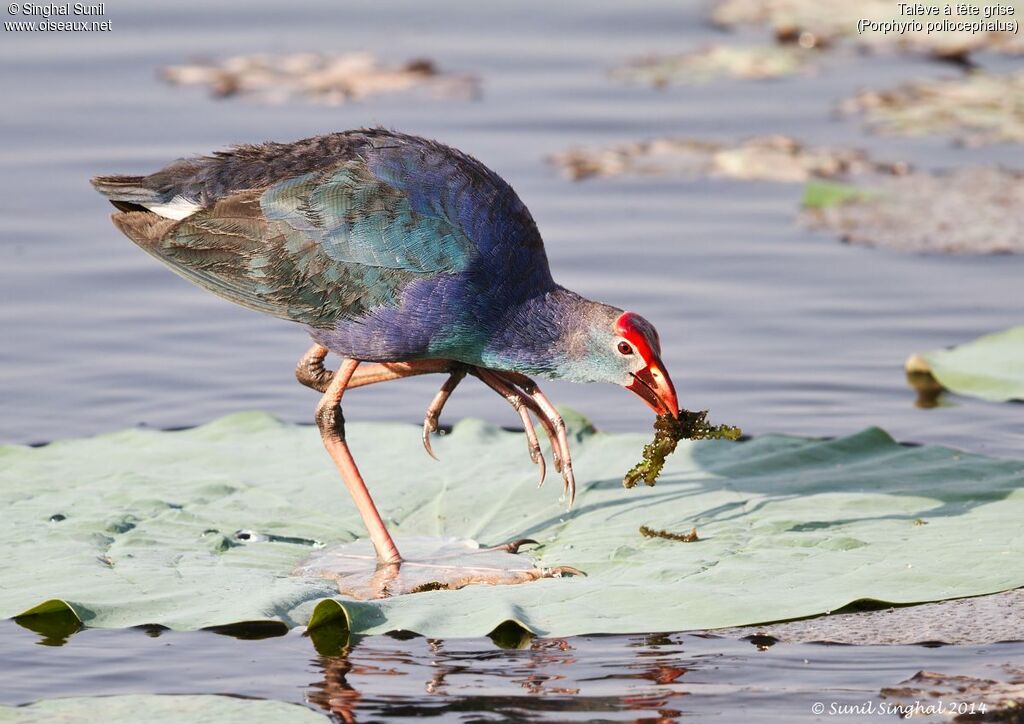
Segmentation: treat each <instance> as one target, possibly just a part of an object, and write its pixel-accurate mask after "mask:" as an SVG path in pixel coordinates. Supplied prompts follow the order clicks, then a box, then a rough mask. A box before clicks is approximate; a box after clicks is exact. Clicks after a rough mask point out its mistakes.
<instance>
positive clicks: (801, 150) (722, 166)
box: [550, 136, 907, 182]
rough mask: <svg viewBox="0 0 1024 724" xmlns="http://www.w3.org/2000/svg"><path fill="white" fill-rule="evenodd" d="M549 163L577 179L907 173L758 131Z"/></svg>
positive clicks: (631, 146) (574, 152)
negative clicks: (745, 135)
mask: <svg viewBox="0 0 1024 724" xmlns="http://www.w3.org/2000/svg"><path fill="white" fill-rule="evenodd" d="M550 161H551V163H553V164H555V165H556V166H559V167H560V168H561V169H562V171H564V172H565V174H566V175H567V176H568V177H569V178H571V179H573V180H574V181H579V180H581V179H586V178H592V177H595V176H618V175H621V174H678V175H682V176H689V177H702V176H721V177H726V178H737V179H750V180H761V181H783V182H797V181H806V180H808V179H811V178H834V177H837V176H848V175H852V174H861V173H869V172H870V173H892V174H899V173H906V171H907V167H906V164H900V163H879V162H876V161H873V160H871V159H870V158H868V156H867V154H865V153H864V152H863V151H859V150H856V149H847V148H827V147H813V146H804V145H803V144H802V143H800V142H799V141H797V140H796V139H794V138H790V137H788V136H754V137H753V138H747V139H745V140H742V141H739V142H733V143H719V142H714V141H702V140H697V139H691V138H656V139H653V140H649V141H638V142H635V143H624V144H619V145H615V146H607V147H605V148H593V149H585V148H577V149H571V150H569V151H565V152H563V153H559V154H556V155H554V156H552V157H551V158H550Z"/></svg>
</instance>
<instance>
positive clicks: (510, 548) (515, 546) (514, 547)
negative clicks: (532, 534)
mask: <svg viewBox="0 0 1024 724" xmlns="http://www.w3.org/2000/svg"><path fill="white" fill-rule="evenodd" d="M526 545H534V546H536V545H540V543H538V542H537V541H535V540H534V539H533V538H519V539H518V540H514V541H509V542H508V543H502V544H501V545H497V546H492V547H490V548H488V549H487V550H489V551H507V552H509V553H518V552H519V549H520V548H521V547H522V546H526Z"/></svg>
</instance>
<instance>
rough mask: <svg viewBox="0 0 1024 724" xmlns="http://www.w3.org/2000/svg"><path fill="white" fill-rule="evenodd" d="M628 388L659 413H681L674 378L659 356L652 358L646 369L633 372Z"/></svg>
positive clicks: (674, 414)
mask: <svg viewBox="0 0 1024 724" xmlns="http://www.w3.org/2000/svg"><path fill="white" fill-rule="evenodd" d="M626 389H627V390H629V391H631V392H635V393H636V394H637V395H639V396H640V398H641V399H642V400H643V401H644V402H646V403H647V406H648V407H650V408H651V409H652V410H654V412H655V413H657V414H659V415H665V414H668V415H672V417H678V415H679V400H678V399H676V388H675V386H673V384H672V378H671V377H669V376H668V371H667V370H666V369H665V366H664V365H663V364H662V363H661V360H660V359H658V358H657V357H654V358H653V359H651V361H650V364H648V365H647V367H645V368H644V369H642V370H640V371H639V372H636V373H634V374H633V381H632V382H631V383H630V384H628V385H626Z"/></svg>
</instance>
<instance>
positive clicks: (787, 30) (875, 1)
mask: <svg viewBox="0 0 1024 724" xmlns="http://www.w3.org/2000/svg"><path fill="white" fill-rule="evenodd" d="M919 4H920V5H924V6H925V7H935V8H937V9H938V12H939V14H938V15H934V14H932V15H920V14H913V13H911V12H904V11H903V10H902V9H901V7H900V3H898V2H895V0H858V1H857V2H850V0H718V1H717V2H716V3H715V5H714V7H713V9H712V12H711V19H712V21H713V22H715V23H717V24H719V25H723V26H726V27H736V26H742V25H767V26H769V27H770V28H771V29H772V31H773V32H774V33H775V37H776V39H777V40H778V41H779V42H781V43H797V44H799V45H800V46H802V47H805V48H817V47H822V46H825V45H829V44H832V43H836V42H839V41H846V42H849V43H853V44H855V45H857V46H858V47H860V48H867V49H871V50H875V49H883V48H895V49H897V50H904V51H910V52H920V53H927V54H929V55H934V56H936V57H940V58H949V59H955V60H962V59H964V58H966V57H967V56H968V55H969V54H970V53H972V52H975V51H979V50H989V51H995V52H999V53H1009V54H1020V53H1024V38H1022V37H1021V35H1020V34H1019V33H1018V32H1017V29H1019V25H1017V26H1014V24H1013V23H1014V21H1016V22H1017V23H1019V22H1020V18H1021V15H1022V14H1024V2H1021V0H1005V1H1004V2H1001V3H998V5H1000V6H1002V7H1004V8H1005V7H1011V8H1013V14H1009V15H992V16H991V17H989V18H985V17H984V16H983V15H979V16H974V15H962V16H961V15H957V14H956V9H957V5H958V3H947V2H941V3H939V2H925V3H904V5H906V6H908V7H911V8H913V9H916V8H917V6H918V5H919ZM967 4H969V5H973V6H975V7H979V8H980V7H981V6H982V5H984V3H973V2H972V3H967ZM996 4H997V3H992V4H991V5H996ZM947 5H949V6H950V8H951V10H950V12H951V14H950V15H946V14H945V12H944V10H945V7H946V6H947ZM862 21H866V23H867V24H864V23H862ZM955 23H961V24H963V23H976V24H978V25H977V26H976V27H973V26H972V27H962V29H951V28H954V24H955ZM1015 28H1016V29H1015Z"/></svg>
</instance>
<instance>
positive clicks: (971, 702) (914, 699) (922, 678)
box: [880, 664, 1024, 722]
mask: <svg viewBox="0 0 1024 724" xmlns="http://www.w3.org/2000/svg"><path fill="white" fill-rule="evenodd" d="M1000 679H1001V680H1000ZM880 694H881V696H882V698H883V699H891V700H894V701H896V702H899V705H900V710H898V711H894V713H897V714H900V715H901V716H903V717H904V718H908V719H909V718H911V717H915V716H929V717H933V716H935V715H941V714H944V715H946V716H948V717H950V718H951V719H952V720H953V721H1007V722H1009V721H1020V716H1021V714H1022V713H1024V668H1020V667H1019V666H1013V665H1011V664H1005V665H1004V666H1003V667H1002V671H1001V672H1000V673H999V679H994V678H993V679H987V678H986V679H983V678H980V677H976V676H964V675H956V674H942V673H937V672H934V671H919V672H917V673H916V674H914V675H913V676H911V677H910V678H909V679H907V680H906V681H903V682H901V683H900V685H899V686H894V687H889V688H885V689H882V690H881V692H880ZM951 702H955V703H952V704H951Z"/></svg>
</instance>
